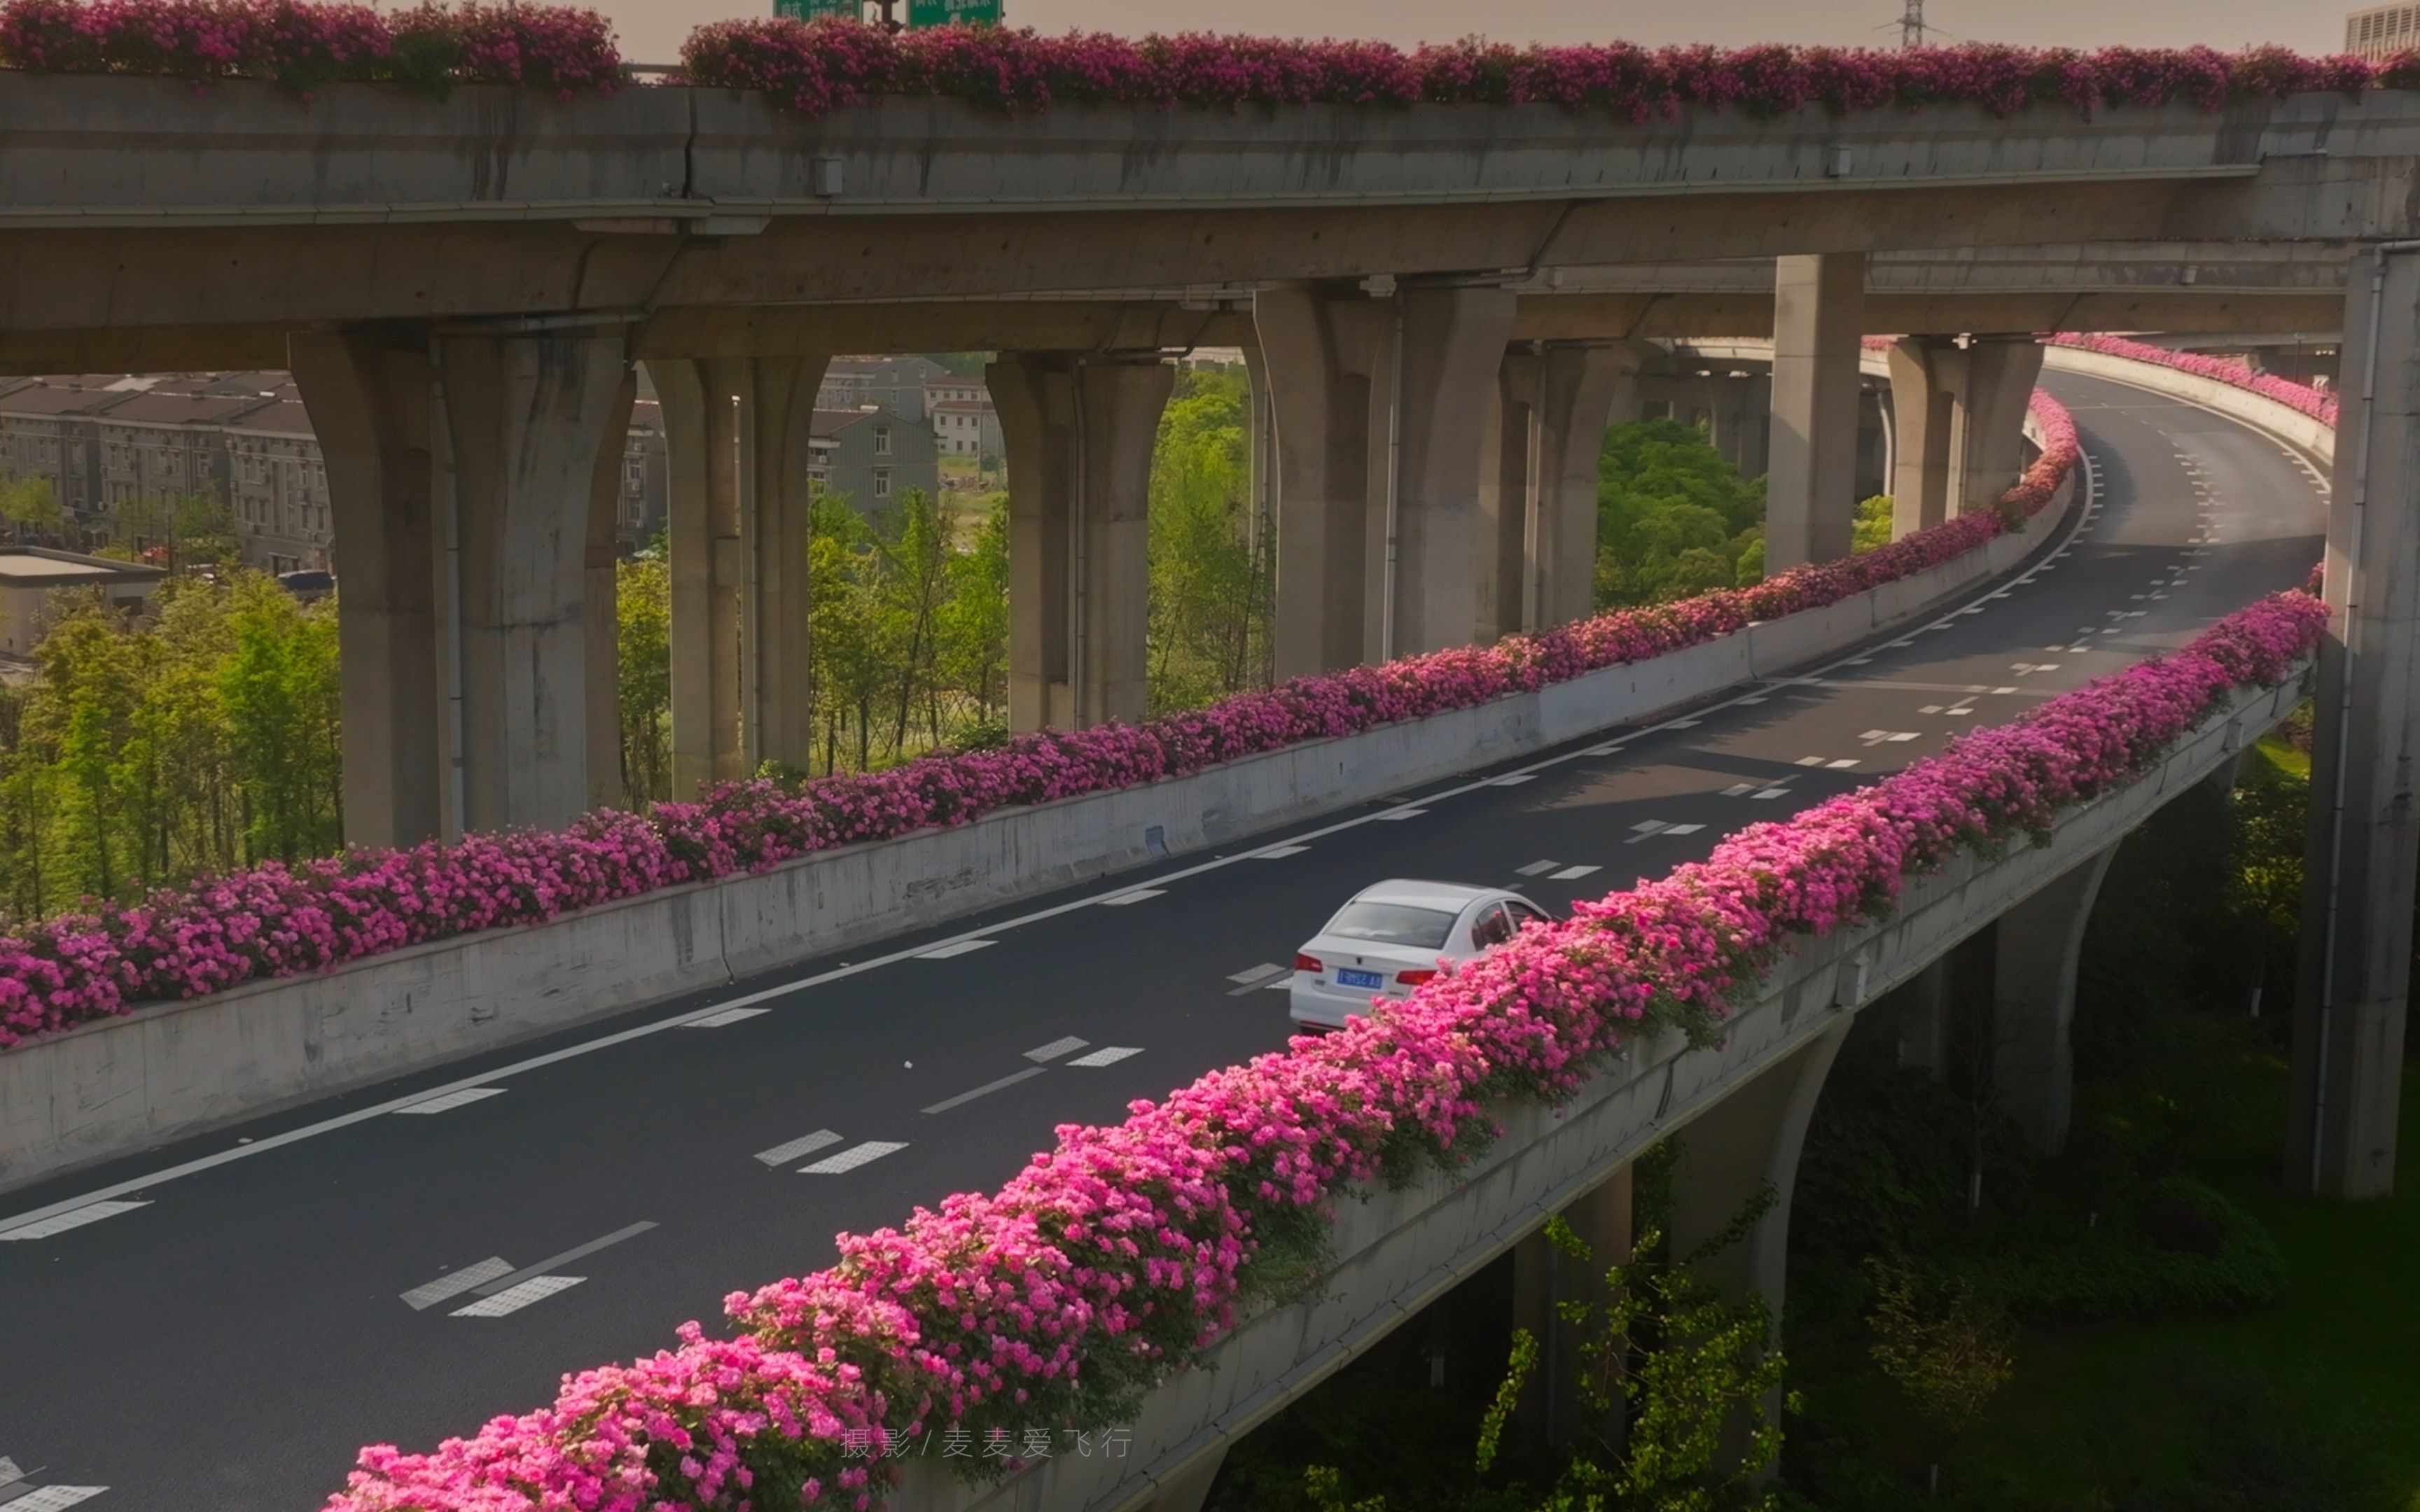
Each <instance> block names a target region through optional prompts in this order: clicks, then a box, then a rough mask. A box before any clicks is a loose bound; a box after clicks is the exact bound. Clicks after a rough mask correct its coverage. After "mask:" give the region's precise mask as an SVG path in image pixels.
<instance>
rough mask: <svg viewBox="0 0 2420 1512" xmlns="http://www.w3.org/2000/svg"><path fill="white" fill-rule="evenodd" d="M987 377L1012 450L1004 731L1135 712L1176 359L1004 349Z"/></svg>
mask: <svg viewBox="0 0 2420 1512" xmlns="http://www.w3.org/2000/svg"><path fill="white" fill-rule="evenodd" d="M985 374H986V378H987V380H988V382H989V384H990V387H991V393H992V400H993V402H994V404H995V405H997V406H998V408H999V410H1000V420H1001V439H1002V441H1003V443H1004V445H1005V446H1006V449H1007V453H1008V455H1007V464H1008V509H1009V541H1008V571H1009V593H1008V720H1009V728H1010V729H1011V730H1013V731H1016V732H1019V733H1022V732H1025V731H1029V730H1040V729H1044V728H1046V727H1047V728H1050V729H1059V730H1070V729H1079V728H1081V727H1083V726H1086V725H1095V724H1101V723H1104V722H1106V721H1109V720H1111V719H1119V720H1125V721H1129V722H1132V721H1136V720H1140V719H1141V718H1142V717H1143V716H1144V714H1145V713H1146V712H1147V707H1146V704H1147V700H1146V689H1145V671H1146V664H1145V658H1144V654H1143V642H1144V635H1145V631H1146V627H1147V624H1148V609H1149V593H1150V583H1151V579H1150V570H1149V563H1148V556H1147V551H1146V548H1147V547H1148V545H1149V541H1150V533H1149V531H1150V523H1149V517H1148V513H1147V510H1148V505H1149V499H1150V489H1151V455H1152V446H1153V443H1154V442H1155V441H1156V440H1157V438H1158V434H1159V415H1160V410H1161V409H1163V408H1164V407H1165V406H1166V405H1167V403H1168V396H1169V394H1170V393H1171V391H1172V390H1173V388H1174V387H1175V382H1176V369H1175V368H1174V367H1172V366H1171V365H1170V364H1169V363H1165V362H1163V361H1161V360H1160V358H1159V356H1158V354H1157V353H1156V352H1151V353H1072V352H1003V353H1001V356H1000V358H999V360H998V361H996V362H994V363H992V364H991V365H990V367H989V368H987V369H986V370H985Z"/></svg>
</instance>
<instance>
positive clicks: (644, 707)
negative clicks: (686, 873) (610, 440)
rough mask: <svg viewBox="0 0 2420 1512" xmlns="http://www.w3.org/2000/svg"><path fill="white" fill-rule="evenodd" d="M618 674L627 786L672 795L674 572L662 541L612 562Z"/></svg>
mask: <svg viewBox="0 0 2420 1512" xmlns="http://www.w3.org/2000/svg"><path fill="white" fill-rule="evenodd" d="M613 583H614V585H613V594H614V597H613V602H614V612H615V624H614V632H613V680H614V686H615V689H616V691H617V692H618V693H619V695H620V698H621V704H622V715H621V717H622V730H621V747H622V791H623V792H624V793H626V794H628V795H629V799H630V801H631V802H633V803H645V802H660V801H662V800H663V799H665V798H669V797H671V796H672V786H673V774H672V706H673V612H672V609H673V577H672V565H671V563H669V562H667V561H666V560H665V554H664V552H663V550H662V548H661V546H660V543H658V544H657V545H654V546H651V547H649V548H647V549H645V550H643V551H641V552H640V553H639V554H638V555H637V556H635V557H632V558H630V559H628V560H627V561H624V562H619V563H615V564H614V568H613Z"/></svg>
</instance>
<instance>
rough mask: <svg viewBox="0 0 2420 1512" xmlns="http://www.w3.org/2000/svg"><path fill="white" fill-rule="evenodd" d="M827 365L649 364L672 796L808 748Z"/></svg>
mask: <svg viewBox="0 0 2420 1512" xmlns="http://www.w3.org/2000/svg"><path fill="white" fill-rule="evenodd" d="M827 361H828V359H827V358H825V357H823V356H820V355H817V356H806V357H775V358H714V359H707V360H703V361H679V360H668V361H656V362H650V363H648V371H649V372H650V373H651V374H652V375H653V376H654V378H655V384H656V393H657V395H658V398H659V401H660V403H661V406H662V411H663V417H664V450H665V453H666V458H665V460H666V464H667V467H668V469H669V471H670V474H671V490H670V491H671V496H672V497H671V500H670V511H669V517H668V519H667V522H666V534H667V536H668V537H669V541H670V545H671V548H672V563H671V565H672V577H673V585H672V622H673V623H672V642H673V690H672V714H673V793H674V795H675V796H676V797H683V798H686V797H689V796H691V795H694V794H695V793H696V791H697V789H698V788H699V786H700V785H702V784H705V783H707V782H727V781H732V780H735V779H739V778H744V777H746V776H748V775H749V774H751V773H752V772H753V771H755V769H756V767H757V764H759V763H760V762H764V761H777V762H782V763H785V764H789V765H792V766H797V767H800V768H803V767H805V765H806V764H807V762H808V758H809V755H810V753H811V751H812V750H813V748H814V708H813V704H812V699H811V697H810V695H811V692H812V685H811V683H810V681H809V675H810V674H809V663H808V645H807V628H808V624H809V609H810V606H811V599H810V595H809V593H808V584H807V535H808V525H809V516H810V514H811V511H812V508H813V501H812V499H811V498H810V495H809V489H808V483H807V460H808V445H809V432H810V427H811V426H812V424H813V423H814V405H815V389H816V387H817V386H818V385H819V384H820V383H821V382H822V381H823V373H824V367H825V364H826V363H827Z"/></svg>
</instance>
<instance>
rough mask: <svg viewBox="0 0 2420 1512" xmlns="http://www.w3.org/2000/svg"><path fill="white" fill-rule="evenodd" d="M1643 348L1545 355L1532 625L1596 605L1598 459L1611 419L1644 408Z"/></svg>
mask: <svg viewBox="0 0 2420 1512" xmlns="http://www.w3.org/2000/svg"><path fill="white" fill-rule="evenodd" d="M1642 355H1643V354H1642V352H1641V350H1640V348H1639V347H1636V346H1634V345H1632V344H1630V343H1628V342H1623V343H1621V344H1619V345H1596V346H1565V347H1547V348H1546V350H1545V352H1544V356H1543V357H1542V358H1541V359H1540V368H1539V374H1538V396H1537V400H1536V402H1535V404H1534V405H1533V406H1532V407H1531V409H1530V415H1531V418H1532V421H1533V423H1534V424H1535V425H1536V426H1537V431H1538V440H1537V447H1536V455H1537V458H1538V462H1537V475H1536V488H1535V492H1534V495H1533V517H1532V520H1531V525H1530V536H1531V539H1532V541H1533V542H1534V546H1533V548H1532V552H1531V555H1532V557H1533V559H1534V570H1533V574H1532V577H1531V583H1530V591H1529V604H1528V611H1527V613H1526V615H1525V617H1524V619H1523V622H1522V624H1523V627H1524V628H1526V629H1531V630H1543V629H1551V628H1553V627H1554V626H1556V625H1569V624H1570V623H1572V622H1573V621H1574V620H1582V619H1586V618H1587V617H1588V616H1589V615H1590V613H1591V612H1593V611H1594V609H1595V608H1596V548H1597V541H1596V524H1597V518H1596V489H1597V462H1598V458H1599V456H1600V455H1602V454H1603V452H1604V450H1605V433H1606V427H1607V426H1608V425H1612V424H1621V422H1623V421H1625V420H1627V419H1628V418H1630V417H1631V416H1632V415H1634V414H1636V413H1637V409H1638V364H1639V361H1640V359H1641V356H1642Z"/></svg>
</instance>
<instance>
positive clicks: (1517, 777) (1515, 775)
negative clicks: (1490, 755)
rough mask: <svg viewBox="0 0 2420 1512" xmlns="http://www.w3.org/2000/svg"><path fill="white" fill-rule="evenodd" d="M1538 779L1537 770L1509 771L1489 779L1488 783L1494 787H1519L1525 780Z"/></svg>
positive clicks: (1532, 780)
mask: <svg viewBox="0 0 2420 1512" xmlns="http://www.w3.org/2000/svg"><path fill="white" fill-rule="evenodd" d="M1536 780H1538V774H1537V773H1535V772H1508V773H1506V774H1505V775H1504V776H1502V777H1495V778H1490V779H1488V780H1487V785H1488V786H1489V787H1492V788H1517V787H1519V786H1520V785H1521V784H1522V783H1524V782H1535V781H1536Z"/></svg>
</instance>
